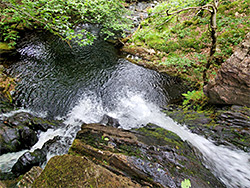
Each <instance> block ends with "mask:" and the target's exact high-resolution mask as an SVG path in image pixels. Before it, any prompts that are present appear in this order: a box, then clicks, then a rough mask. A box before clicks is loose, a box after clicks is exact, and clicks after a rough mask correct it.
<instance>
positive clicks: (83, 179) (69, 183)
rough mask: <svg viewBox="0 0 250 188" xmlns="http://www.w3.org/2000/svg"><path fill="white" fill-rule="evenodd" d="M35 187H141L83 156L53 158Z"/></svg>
mask: <svg viewBox="0 0 250 188" xmlns="http://www.w3.org/2000/svg"><path fill="white" fill-rule="evenodd" d="M33 187H37V188H38V187H46V188H47V187H110V188H116V187H121V188H122V187H124V188H125V187H126V188H127V187H128V188H129V187H131V188H139V187H141V186H140V185H139V184H138V183H135V182H132V181H131V179H129V178H127V177H124V176H121V175H117V174H115V173H113V172H111V171H109V170H107V169H106V168H104V167H102V166H101V165H97V164H95V163H94V162H92V161H91V160H89V159H88V158H86V157H83V156H72V155H63V156H55V157H53V158H51V159H50V160H49V162H48V164H47V165H46V167H45V169H44V171H43V172H42V174H41V175H40V176H39V177H38V179H37V180H35V182H34V184H33Z"/></svg>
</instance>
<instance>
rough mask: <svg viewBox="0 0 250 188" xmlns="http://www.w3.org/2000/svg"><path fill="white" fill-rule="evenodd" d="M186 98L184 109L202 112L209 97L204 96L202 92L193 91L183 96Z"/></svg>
mask: <svg viewBox="0 0 250 188" xmlns="http://www.w3.org/2000/svg"><path fill="white" fill-rule="evenodd" d="M182 95H183V96H184V97H185V100H184V101H183V103H182V104H183V106H184V107H192V108H194V109H196V110H200V109H201V108H202V107H203V105H205V104H206V103H207V99H208V98H207V97H206V96H205V95H204V93H203V91H202V90H198V91H196V90H193V91H188V92H187V93H184V94H182Z"/></svg>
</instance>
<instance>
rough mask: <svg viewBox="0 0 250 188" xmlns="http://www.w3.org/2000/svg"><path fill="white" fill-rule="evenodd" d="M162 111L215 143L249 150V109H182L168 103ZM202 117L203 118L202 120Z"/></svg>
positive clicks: (240, 107)
mask: <svg viewBox="0 0 250 188" xmlns="http://www.w3.org/2000/svg"><path fill="white" fill-rule="evenodd" d="M164 112H165V113H166V114H167V115H168V116H170V117H171V118H173V119H174V120H175V121H177V122H178V123H180V124H185V125H187V127H188V128H189V129H190V130H191V131H192V132H193V133H196V134H199V135H202V136H205V137H206V138H207V139H211V140H213V142H214V143H215V144H217V145H226V146H230V147H233V148H236V149H240V150H244V151H246V152H249V151H250V109H249V108H247V107H244V106H237V105H233V106H232V107H228V106H227V107H222V108H220V107H217V108H215V109H214V112H211V111H210V112H206V111H204V112H195V111H192V110H188V111H187V110H183V109H182V108H181V107H180V106H177V105H169V106H168V107H166V108H165V110H164ZM202 117H204V120H202Z"/></svg>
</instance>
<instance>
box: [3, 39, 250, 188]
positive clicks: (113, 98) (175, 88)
mask: <svg viewBox="0 0 250 188" xmlns="http://www.w3.org/2000/svg"><path fill="white" fill-rule="evenodd" d="M36 35H37V34H36ZM28 37H29V38H31V39H29V40H26V42H25V43H23V44H21V45H22V48H20V49H19V52H20V53H21V60H20V62H18V63H16V64H15V65H13V67H11V73H12V74H14V75H19V77H20V85H19V86H18V88H17V93H16V94H15V96H16V100H17V102H18V103H20V104H22V105H23V107H24V108H26V109H29V110H31V111H32V112H35V113H43V114H45V116H47V117H50V118H62V119H63V120H64V122H65V124H66V125H67V126H66V127H62V128H60V129H58V130H48V131H47V132H46V133H42V134H41V135H40V139H39V142H38V143H37V144H36V145H35V146H34V147H33V148H32V150H34V149H35V148H41V147H42V145H43V143H44V142H45V141H46V140H48V139H50V138H52V137H53V136H55V135H60V136H62V137H63V138H62V139H61V142H60V143H59V144H61V145H60V146H58V145H55V146H54V148H52V149H51V152H50V153H49V154H48V158H50V157H51V156H53V155H56V154H62V153H65V152H66V150H67V148H68V147H69V144H70V142H71V141H72V139H73V138H74V136H75V134H76V132H77V130H79V127H80V125H81V122H85V123H93V122H99V121H100V120H101V119H102V117H103V115H105V114H108V115H109V116H111V117H114V118H117V119H118V120H119V122H120V124H121V127H122V128H124V129H130V128H134V127H139V126H142V125H145V124H147V123H149V122H151V123H154V124H157V125H159V126H161V127H163V128H165V129H168V130H171V131H173V132H175V133H176V134H178V135H179V136H180V137H181V138H182V139H183V140H186V141H188V142H189V143H190V144H191V145H193V147H195V148H196V149H197V150H199V152H200V153H201V154H202V157H203V159H204V164H205V165H206V166H207V168H209V169H211V171H212V172H213V173H214V174H215V175H216V176H217V177H218V178H220V179H221V181H222V182H224V183H225V184H226V185H227V186H228V187H248V186H249V185H250V157H249V153H245V152H243V151H234V150H230V149H229V148H225V147H224V146H216V145H214V144H213V143H212V142H211V141H208V140H207V139H205V138H203V137H201V136H198V135H196V134H193V133H191V132H190V131H189V130H188V129H187V128H185V127H184V126H181V125H178V124H176V123H175V122H174V121H173V120H172V119H171V118H169V117H166V116H165V115H164V114H163V113H162V112H161V111H160V107H161V106H164V105H165V104H167V103H168V101H169V100H171V99H174V98H176V97H178V96H179V95H180V92H181V90H182V87H181V86H180V84H179V83H178V82H177V81H176V80H175V79H174V78H171V77H169V76H167V75H162V74H159V73H157V72H155V71H152V70H147V69H144V68H142V67H139V66H136V65H134V64H132V63H130V62H128V61H126V60H124V59H121V58H119V57H118V56H117V54H116V52H115V49H114V48H113V46H111V45H109V44H107V43H103V42H97V43H96V44H95V45H93V46H89V47H81V48H80V47H74V46H73V48H72V49H71V48H70V47H69V46H67V44H66V43H63V42H61V41H60V40H58V39H56V38H54V37H50V36H48V35H43V34H39V35H37V36H34V35H33V36H32V37H31V36H28ZM27 41H29V42H27ZM7 115H8V114H6V116H7ZM59 148H60V149H59ZM16 155H18V156H19V155H20V153H17V154H16ZM9 156H12V158H11V161H10V160H7V159H9V158H10V157H9ZM13 156H15V154H12V155H10V154H6V155H3V156H0V166H1V161H4V162H5V163H8V164H12V163H13V161H14V160H15V159H14V158H13ZM5 168H6V169H7V168H8V167H5Z"/></svg>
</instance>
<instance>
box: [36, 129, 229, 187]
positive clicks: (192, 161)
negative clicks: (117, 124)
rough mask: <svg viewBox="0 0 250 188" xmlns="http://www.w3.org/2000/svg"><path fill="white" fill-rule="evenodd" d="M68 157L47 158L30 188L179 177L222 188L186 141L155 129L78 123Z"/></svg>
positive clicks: (148, 183) (142, 183) (170, 182)
mask: <svg viewBox="0 0 250 188" xmlns="http://www.w3.org/2000/svg"><path fill="white" fill-rule="evenodd" d="M68 154H69V155H64V156H60V157H55V158H52V159H51V160H50V161H49V162H48V164H47V166H46V168H45V170H44V171H43V172H42V175H41V176H40V177H39V178H38V179H37V180H36V181H35V183H34V184H33V185H34V187H36V186H38V187H43V186H44V187H46V186H52V187H53V185H57V186H58V187H74V186H77V185H80V184H81V185H86V187H88V186H89V187H91V186H92V187H180V186H181V182H182V181H184V180H185V179H188V180H190V182H191V184H192V187H197V188H201V187H220V188H221V187H224V185H223V184H221V183H220V182H219V181H218V180H217V179H216V178H215V177H214V176H213V174H212V173H210V171H209V170H207V169H206V168H205V167H204V166H203V165H202V164H201V162H200V160H199V158H198V157H197V156H196V154H195V152H194V151H193V149H192V148H191V147H190V146H189V145H188V143H186V142H183V141H182V140H181V138H180V137H179V136H177V135H176V134H174V133H172V132H170V131H167V130H165V129H162V128H160V127H158V126H155V125H147V126H146V127H144V128H140V129H136V130H132V131H126V130H121V129H117V128H114V127H110V126H104V125H101V124H84V125H83V126H82V129H81V130H80V131H79V132H78V133H77V136H76V139H75V140H74V142H73V144H72V146H71V148H70V150H69V153H68ZM93 162H94V163H93ZM94 169H96V170H94ZM104 172H105V173H104ZM103 177H105V178H103ZM114 177H116V178H114ZM124 180H126V181H124ZM42 182H43V183H42ZM118 182H119V184H117V183H118ZM125 182H126V183H128V184H124V183H125Z"/></svg>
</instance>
